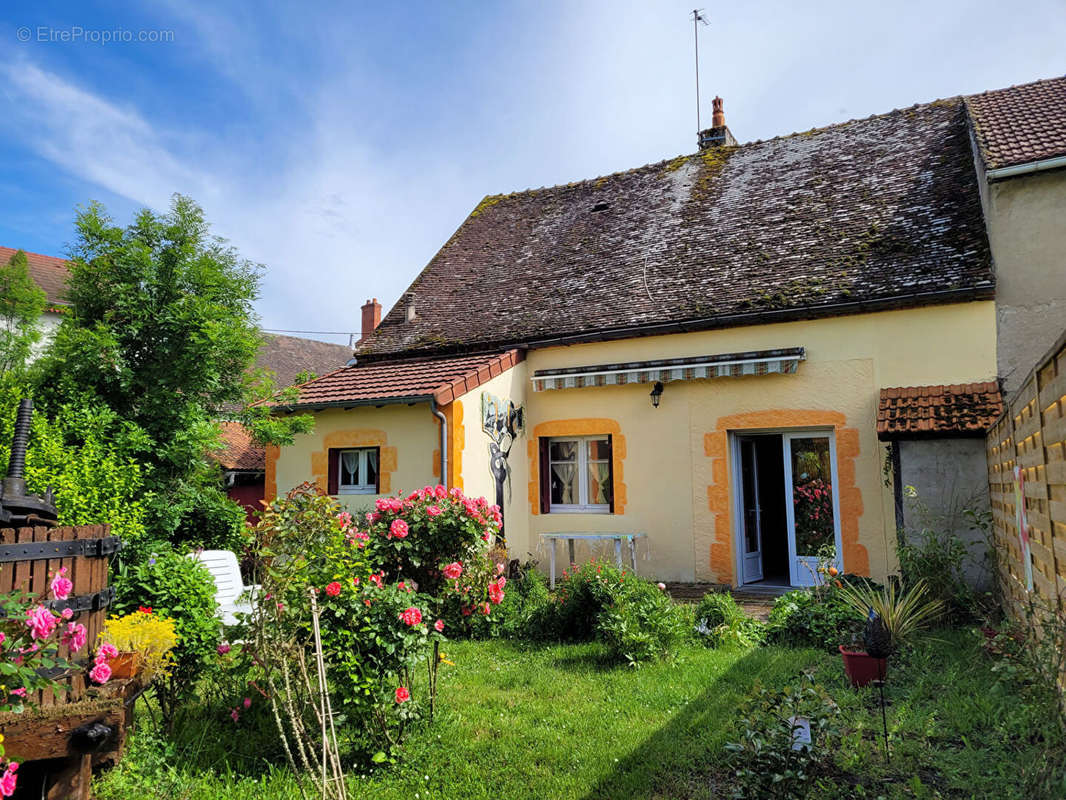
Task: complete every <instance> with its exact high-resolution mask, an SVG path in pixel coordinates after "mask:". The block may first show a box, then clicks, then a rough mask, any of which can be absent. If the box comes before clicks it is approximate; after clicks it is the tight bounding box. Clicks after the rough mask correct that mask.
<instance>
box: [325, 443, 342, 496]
mask: <svg viewBox="0 0 1066 800" xmlns="http://www.w3.org/2000/svg"><path fill="white" fill-rule="evenodd" d="M340 474H341V451H340V450H337V449H334V448H330V451H329V470H328V477H327V479H326V483H327V484H328V486H327V488H326V494H337V485H338V484H339V483H340Z"/></svg>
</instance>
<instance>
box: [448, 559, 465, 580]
mask: <svg viewBox="0 0 1066 800" xmlns="http://www.w3.org/2000/svg"><path fill="white" fill-rule="evenodd" d="M462 574H463V565H462V564H460V563H459V562H458V561H453V562H452V563H451V564H449V565H448V566H446V567H445V568H444V577H445V578H447V579H448V580H450V581H453V580H455V579H456V578H458V577H459V576H460V575H462Z"/></svg>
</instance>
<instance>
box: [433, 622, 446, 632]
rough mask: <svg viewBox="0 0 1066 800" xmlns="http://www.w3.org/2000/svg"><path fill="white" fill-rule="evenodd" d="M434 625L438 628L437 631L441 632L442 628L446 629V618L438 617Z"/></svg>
mask: <svg viewBox="0 0 1066 800" xmlns="http://www.w3.org/2000/svg"><path fill="white" fill-rule="evenodd" d="M433 627H434V628H436V629H437V633H440V632H441V631H442V630H444V620H442V619H438V620H437V621H436V622H434V623H433Z"/></svg>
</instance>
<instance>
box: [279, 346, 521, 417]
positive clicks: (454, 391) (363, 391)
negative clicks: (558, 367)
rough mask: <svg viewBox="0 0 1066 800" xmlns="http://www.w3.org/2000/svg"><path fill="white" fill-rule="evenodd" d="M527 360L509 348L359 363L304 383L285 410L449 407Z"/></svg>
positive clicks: (517, 351)
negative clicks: (412, 405)
mask: <svg viewBox="0 0 1066 800" xmlns="http://www.w3.org/2000/svg"><path fill="white" fill-rule="evenodd" d="M524 358H525V353H524V352H523V351H521V350H508V351H506V352H503V353H495V354H490V355H478V356H464V357H458V358H440V359H426V360H418V361H398V362H391V363H387V362H375V363H373V364H356V365H354V366H351V367H344V368H342V369H339V370H336V371H334V372H331V373H329V374H328V375H323V376H322V377H321V378H316V379H315V380H313V381H308V382H307V383H304V384H302V385H300V386H299V387H298V388H299V392H300V394H299V398H298V400H297V401H296V402H295V403H292V404H285V405H284V406H281V407H283V408H293V409H308V410H313V409H320V408H333V407H345V406H359V405H384V404H387V403H399V402H411V403H414V402H420V401H428V400H430V399H432V400H435V401H436V402H437V403H438V404H439V405H447V404H448V403H450V402H452V400H454V399H455V398H457V397H460V396H461V395H464V394H466V393H467V392H470V391H473V390H474V389H476V388H477V387H478V386H480V385H481V384H483V383H485V382H487V381H489V380H491V379H492V378H495V377H496V376H497V375H500V374H502V373H503V372H505V371H507V370H509V369H510V368H511V367H513V366H515V365H516V364H518V363H519V362H521V361H522V360H523V359H524Z"/></svg>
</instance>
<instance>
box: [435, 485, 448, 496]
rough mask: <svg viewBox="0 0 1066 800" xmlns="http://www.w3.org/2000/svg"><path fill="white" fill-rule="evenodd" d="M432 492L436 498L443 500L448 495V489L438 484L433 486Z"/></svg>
mask: <svg viewBox="0 0 1066 800" xmlns="http://www.w3.org/2000/svg"><path fill="white" fill-rule="evenodd" d="M433 494H434V496H435V497H436V498H437V499H438V500H443V499H444V498H445V497H447V496H448V490H447V489H445V488H444V487H443V486H441V485H439V484H438V485H437V486H434V487H433Z"/></svg>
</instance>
